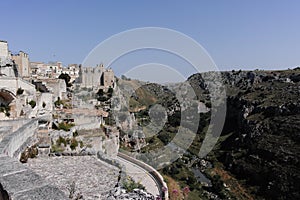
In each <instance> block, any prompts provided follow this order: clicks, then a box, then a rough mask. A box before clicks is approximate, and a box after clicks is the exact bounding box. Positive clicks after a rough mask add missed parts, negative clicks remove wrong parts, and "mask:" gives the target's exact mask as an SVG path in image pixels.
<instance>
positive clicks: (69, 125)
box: [58, 122, 75, 131]
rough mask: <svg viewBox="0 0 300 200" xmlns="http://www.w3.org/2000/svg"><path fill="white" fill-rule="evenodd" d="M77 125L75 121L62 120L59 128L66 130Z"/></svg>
mask: <svg viewBox="0 0 300 200" xmlns="http://www.w3.org/2000/svg"><path fill="white" fill-rule="evenodd" d="M73 126H75V124H73V123H70V124H68V123H65V122H61V123H59V124H58V130H64V131H70V129H71V128H72V127H73Z"/></svg>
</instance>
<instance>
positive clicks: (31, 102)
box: [28, 100, 36, 108]
mask: <svg viewBox="0 0 300 200" xmlns="http://www.w3.org/2000/svg"><path fill="white" fill-rule="evenodd" d="M28 104H29V105H30V106H31V108H34V107H35V106H36V102H35V101H34V100H31V101H29V103H28Z"/></svg>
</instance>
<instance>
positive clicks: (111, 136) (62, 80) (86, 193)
mask: <svg viewBox="0 0 300 200" xmlns="http://www.w3.org/2000/svg"><path fill="white" fill-rule="evenodd" d="M115 89H116V78H115V76H114V72H113V71H112V69H107V68H105V67H104V65H103V64H101V63H100V64H99V65H97V66H81V65H80V64H69V65H68V66H64V65H63V64H62V63H61V62H49V63H44V62H36V61H31V60H30V55H28V54H27V53H25V52H23V51H20V52H19V53H18V54H12V53H11V51H10V49H9V43H8V42H7V41H3V40H1V41H0V153H1V158H0V162H1V167H2V166H3V167H4V168H1V170H2V171H1V170H0V171H1V173H2V174H3V173H4V174H5V173H7V170H10V169H11V168H10V166H14V168H16V169H19V168H20V169H23V170H25V169H26V170H25V172H24V173H21V174H19V173H17V171H16V174H14V173H13V174H14V175H13V176H12V179H11V180H6V179H5V177H6V176H3V177H4V179H1V178H0V183H1V187H2V185H3V188H4V189H3V188H2V189H1V190H2V191H1V193H2V194H5V192H6V191H7V192H8V193H7V194H8V195H9V196H10V198H12V199H20V198H21V197H22V198H23V196H26V195H27V196H28V195H29V196H31V195H33V196H34V195H37V194H39V195H42V196H40V197H41V198H40V199H44V198H42V197H44V196H45V195H46V196H47V195H50V196H49V197H48V198H49V199H65V198H66V197H69V198H68V199H83V197H84V199H89V198H91V197H92V196H93V197H97V198H100V199H106V198H108V196H110V199H118V198H119V196H120V198H121V196H123V197H124V196H125V197H126V196H127V197H129V196H137V197H139V196H140V197H142V196H147V199H154V196H157V195H161V193H160V190H159V189H157V186H156V183H155V182H154V180H153V178H151V177H150V176H149V175H145V176H146V178H145V180H144V178H143V180H142V182H143V183H144V184H145V185H146V189H147V191H148V192H150V193H147V192H145V191H144V190H142V188H143V189H144V186H143V187H142V185H138V184H137V182H139V181H141V180H140V179H141V176H140V175H138V174H136V172H139V171H141V169H139V168H138V167H137V166H136V165H135V164H132V163H131V164H130V163H128V161H126V159H125V158H122V160H119V161H116V160H115V159H121V158H117V154H118V150H119V130H118V129H117V127H116V126H115V125H114V123H112V122H111V121H112V116H111V114H110V109H111V107H110V101H111V100H110V99H111V97H112V93H113V91H114V90H115ZM95 95H96V96H95ZM61 156H63V157H64V160H61V159H59V158H60V157H61ZM74 156H75V157H74ZM78 156H80V157H78ZM35 157H38V159H32V158H35ZM2 158H5V159H4V160H3V159H2ZM15 159H17V160H18V161H17V160H15ZM57 159H59V160H60V161H59V162H60V163H61V165H57V164H55V163H57V161H55V160H57ZM74 162H75V163H77V162H83V163H85V164H80V165H76V166H77V167H75V168H74V166H73V165H74ZM135 162H138V163H139V161H135ZM8 163H10V164H8ZM21 163H23V164H21ZM122 163H123V164H122ZM125 165H126V166H127V167H128V168H130V169H133V171H134V173H133V174H130V173H128V174H127V175H124V173H125V171H127V170H126V169H125V168H124V166H125ZM140 165H144V164H143V163H140ZM5 166H6V167H7V168H6V167H5ZM50 166H51V167H50ZM49 167H50V168H49ZM47 169H49V171H47ZM71 169H72V170H74V173H75V174H72V173H69V172H70V170H71ZM85 169H88V170H87V171H86V170H85ZM82 170H84V171H85V173H80V171H82ZM119 171H120V172H119ZM57 172H58V174H57ZM62 172H63V173H64V174H62ZM121 172H122V173H121ZM145 173H146V171H143V170H142V171H141V172H140V174H145ZM37 174H38V175H37ZM79 174H80V175H79ZM93 174H106V175H105V176H99V177H98V178H97V179H96V180H93V181H94V182H93V184H95V185H97V187H92V188H89V187H86V182H90V181H92V180H91V179H90V177H92V176H93ZM131 175H132V176H131ZM23 176H28V177H29V178H28V179H27V178H26V180H25V181H26V187H27V190H28V192H21V194H18V191H21V190H22V187H20V186H19V184H20V183H18V182H16V181H15V178H13V177H17V178H21V177H23ZM35 176H38V180H39V181H41V182H44V179H49V178H50V177H55V179H59V180H61V181H59V182H57V181H56V180H55V179H52V178H50V184H51V185H45V186H44V187H43V188H37V186H36V185H35V184H36V183H35V182H36V180H34V178H33V177H35ZM9 177H10V176H9ZM129 177H131V178H130V179H128V181H129V182H128V183H130V184H136V187H134V189H135V192H134V193H131V194H130V192H132V190H130V191H127V190H124V188H121V187H120V185H121V184H120V183H121V182H122V183H123V182H124V181H126V180H127V178H129ZM78 178H80V179H82V181H80V182H79V181H78ZM132 178H133V179H132ZM31 179H32V180H31ZM133 180H134V182H132V181H133ZM149 180H150V181H149ZM46 182H47V181H46ZM46 182H45V184H46ZM48 182H49V181H48ZM48 182H47V184H48ZM147 182H148V183H147ZM53 183H54V184H53ZM75 185H76V188H79V189H77V190H76V191H75ZM103 185H105V187H103ZM115 186H118V187H115ZM130 187H131V186H130ZM72 188H73V190H74V191H73V190H72V191H71V189H72ZM139 188H140V189H139ZM44 189H46V190H49V189H50V190H55V192H53V193H51V194H47V191H44ZM113 191H115V192H116V191H117V193H118V195H117V196H116V194H115V192H113ZM105 196H106V197H105ZM4 199H5V197H4ZM92 199H93V198H92Z"/></svg>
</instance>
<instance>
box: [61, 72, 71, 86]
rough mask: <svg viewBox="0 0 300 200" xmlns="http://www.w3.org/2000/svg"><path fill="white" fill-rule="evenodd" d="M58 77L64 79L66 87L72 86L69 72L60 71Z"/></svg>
mask: <svg viewBox="0 0 300 200" xmlns="http://www.w3.org/2000/svg"><path fill="white" fill-rule="evenodd" d="M58 78H59V79H63V80H65V82H66V85H67V87H71V86H72V83H70V80H71V77H70V75H69V74H66V73H61V74H60V75H59V77H58Z"/></svg>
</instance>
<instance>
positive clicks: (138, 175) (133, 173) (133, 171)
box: [116, 157, 159, 197]
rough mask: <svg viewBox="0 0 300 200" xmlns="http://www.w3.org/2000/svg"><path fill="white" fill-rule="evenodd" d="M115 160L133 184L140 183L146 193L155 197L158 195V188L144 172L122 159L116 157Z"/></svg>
mask: <svg viewBox="0 0 300 200" xmlns="http://www.w3.org/2000/svg"><path fill="white" fill-rule="evenodd" d="M116 160H118V161H119V162H120V163H121V164H123V165H125V167H126V174H127V175H128V176H130V177H132V178H133V180H134V181H135V182H140V183H141V184H142V185H143V186H145V188H146V191H147V192H149V193H151V194H152V195H154V196H155V197H156V196H157V195H159V190H158V188H159V186H158V185H157V183H156V182H155V181H154V179H153V177H152V176H151V175H150V174H149V173H148V172H147V171H146V170H144V169H143V168H141V167H139V166H137V165H136V164H134V163H131V162H128V161H127V160H125V159H123V158H120V157H117V158H116Z"/></svg>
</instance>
